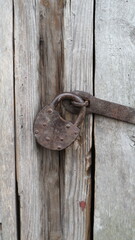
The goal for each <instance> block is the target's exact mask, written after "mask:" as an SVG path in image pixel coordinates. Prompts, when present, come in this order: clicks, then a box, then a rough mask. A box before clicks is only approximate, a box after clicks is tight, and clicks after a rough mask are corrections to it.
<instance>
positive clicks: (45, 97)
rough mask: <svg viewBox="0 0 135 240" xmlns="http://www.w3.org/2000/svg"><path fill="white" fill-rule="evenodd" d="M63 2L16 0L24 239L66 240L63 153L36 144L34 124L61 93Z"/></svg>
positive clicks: (22, 238)
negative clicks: (62, 219)
mask: <svg viewBox="0 0 135 240" xmlns="http://www.w3.org/2000/svg"><path fill="white" fill-rule="evenodd" d="M61 8H63V5H61V2H59V1H54V0H52V1H49V2H48V1H43V0H42V1H40V2H39V1H26V0H25V1H23V0H19V1H17V0H15V82H16V88H15V89H16V138H17V173H18V176H17V178H18V194H19V198H20V226H21V240H26V239H29V240H37V239H38V240H43V239H46V240H47V239H48V240H56V239H59V240H60V239H62V231H61V222H60V210H61V207H60V191H59V188H60V187H59V179H60V176H59V153H58V152H52V151H49V150H45V149H44V150H43V148H42V147H40V146H39V145H38V144H36V142H35V138H34V136H33V122H34V119H35V116H36V114H37V113H38V111H39V110H40V109H41V107H42V106H44V105H45V104H47V103H49V102H50V101H51V100H52V99H53V97H54V96H55V95H56V94H57V93H58V92H59V88H60V87H59V86H60V85H61V76H62V74H61V72H62V64H63V57H62V53H61V51H62V50H61V49H62V40H61V39H62V33H61V31H62V20H61V16H62V9H61Z"/></svg>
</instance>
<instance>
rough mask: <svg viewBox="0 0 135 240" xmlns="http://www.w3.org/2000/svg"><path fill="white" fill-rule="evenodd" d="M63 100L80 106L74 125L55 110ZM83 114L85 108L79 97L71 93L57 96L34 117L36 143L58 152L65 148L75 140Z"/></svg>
mask: <svg viewBox="0 0 135 240" xmlns="http://www.w3.org/2000/svg"><path fill="white" fill-rule="evenodd" d="M64 99H71V100H73V101H75V102H78V103H81V104H82V107H81V110H80V113H79V115H78V117H77V119H76V121H75V123H74V124H73V123H72V122H69V121H67V120H65V119H63V118H62V117H61V116H60V114H59V112H58V111H56V110H55V108H56V107H57V105H58V103H60V101H62V100H64ZM83 103H84V104H83ZM83 105H84V106H83ZM85 113H86V106H85V102H84V101H83V100H82V98H81V97H79V96H77V95H75V94H72V93H62V94H60V95H58V96H57V97H56V98H55V99H54V100H53V101H52V103H51V104H50V105H47V106H45V107H44V108H43V109H42V110H41V111H40V112H39V113H38V114H37V116H36V119H35V122H34V135H35V137H36V140H37V142H38V143H39V144H40V145H42V146H43V147H45V148H48V149H51V150H59V151H60V150H63V149H65V148H67V147H68V146H69V145H70V144H72V143H73V142H74V141H75V139H76V138H77V136H78V134H79V131H80V129H79V127H78V126H79V125H80V124H81V122H82V121H83V119H84V117H85Z"/></svg>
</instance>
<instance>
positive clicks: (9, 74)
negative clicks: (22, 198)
mask: <svg viewBox="0 0 135 240" xmlns="http://www.w3.org/2000/svg"><path fill="white" fill-rule="evenodd" d="M0 16H1V20H0V104H1V114H0V123H1V131H0V139H1V141H0V166H1V167H0V188H1V189H0V191H1V193H0V195H1V197H0V205H1V206H0V212H1V213H0V238H1V239H2V236H3V239H4V240H7V239H9V240H17V226H16V190H15V150H14V149H15V146H14V144H15V143H14V86H13V83H14V79H13V6H12V1H11V0H7V1H4V0H1V1H0Z"/></svg>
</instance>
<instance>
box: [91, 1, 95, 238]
mask: <svg viewBox="0 0 135 240" xmlns="http://www.w3.org/2000/svg"><path fill="white" fill-rule="evenodd" d="M95 11H96V0H94V2H93V96H95V65H96V64H95ZM91 178H92V189H91V237H90V240H93V239H94V210H95V209H94V208H95V115H94V114H93V124H92V168H91Z"/></svg>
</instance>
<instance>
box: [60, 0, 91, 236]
mask: <svg viewBox="0 0 135 240" xmlns="http://www.w3.org/2000/svg"><path fill="white" fill-rule="evenodd" d="M64 90H65V91H71V90H84V91H87V92H90V93H92V92H93V1H92V0H91V1H88V0H81V1H77V0H75V1H67V2H66V5H65V10H64ZM67 117H69V116H68V114H67ZM64 157H65V160H64V166H63V169H64V174H65V175H64V189H63V205H64V207H63V208H64V218H63V228H64V239H66V240H70V239H74V240H84V239H87V240H88V239H90V231H91V229H90V212H91V163H92V117H91V116H88V117H87V118H86V120H85V123H83V124H82V126H81V132H80V136H79V137H78V139H77V140H76V141H75V142H74V144H72V145H71V146H70V147H69V148H68V149H66V150H65V155H64ZM62 186H63V185H62Z"/></svg>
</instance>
